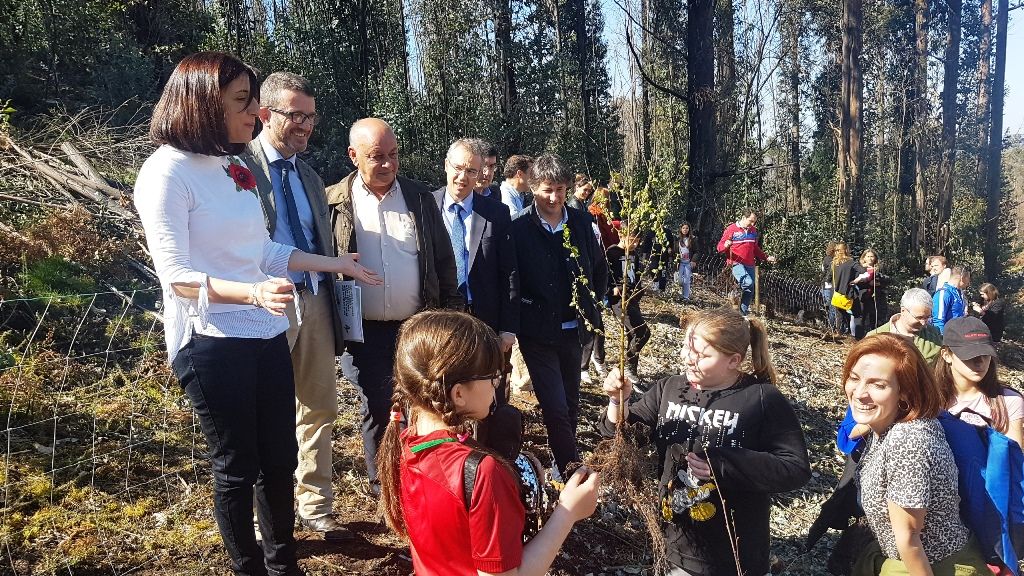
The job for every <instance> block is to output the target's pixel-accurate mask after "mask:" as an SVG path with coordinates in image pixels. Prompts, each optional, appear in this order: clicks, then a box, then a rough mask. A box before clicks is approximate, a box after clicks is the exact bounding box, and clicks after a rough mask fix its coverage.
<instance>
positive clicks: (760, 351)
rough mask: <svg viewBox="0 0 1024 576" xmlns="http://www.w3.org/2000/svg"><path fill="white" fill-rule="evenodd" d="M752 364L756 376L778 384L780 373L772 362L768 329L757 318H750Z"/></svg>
mask: <svg viewBox="0 0 1024 576" xmlns="http://www.w3.org/2000/svg"><path fill="white" fill-rule="evenodd" d="M749 322H750V365H751V366H752V367H753V369H754V376H756V377H757V378H758V379H760V380H767V381H768V382H771V384H772V386H777V385H778V382H779V375H778V373H776V372H775V366H774V365H773V364H772V357H771V353H770V352H769V351H768V331H767V330H765V327H764V324H762V323H761V321H760V320H758V319H757V318H750V319H749Z"/></svg>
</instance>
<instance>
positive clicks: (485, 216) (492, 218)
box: [434, 138, 522, 461]
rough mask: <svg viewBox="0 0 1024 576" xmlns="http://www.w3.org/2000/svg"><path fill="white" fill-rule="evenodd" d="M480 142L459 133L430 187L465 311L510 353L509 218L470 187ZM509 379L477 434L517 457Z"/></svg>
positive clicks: (513, 319)
mask: <svg viewBox="0 0 1024 576" xmlns="http://www.w3.org/2000/svg"><path fill="white" fill-rule="evenodd" d="M483 148H484V147H483V146H482V145H481V141H479V140H475V139H470V138H463V139H461V140H457V141H455V142H454V143H453V144H452V145H451V147H449V148H448V154H447V155H446V156H445V161H444V171H445V176H446V181H447V185H446V186H445V187H443V188H439V189H437V190H435V191H434V200H435V201H436V202H437V206H438V209H439V210H440V211H441V218H442V219H443V220H444V223H445V228H447V230H448V234H449V238H450V239H451V244H452V251H453V252H454V254H455V261H456V276H457V282H458V283H459V291H460V292H461V293H462V295H463V296H464V297H465V298H466V304H467V310H468V311H469V312H470V313H471V314H473V315H474V316H476V317H477V318H479V319H481V320H483V321H484V323H486V324H487V325H488V326H490V327H491V328H492V329H493V330H494V332H495V333H496V334H498V336H499V339H500V342H501V349H502V351H503V352H504V353H505V354H506V355H508V354H510V353H511V351H512V345H513V344H514V343H515V339H516V332H517V331H518V330H519V293H518V292H519V279H518V277H517V271H516V268H517V266H516V253H515V245H514V244H513V242H512V236H511V234H510V230H509V229H510V225H511V222H512V219H511V217H510V216H509V213H508V210H507V209H506V208H505V206H504V204H501V203H500V202H498V201H497V199H496V198H491V197H486V196H481V195H480V194H479V193H475V192H474V189H473V188H474V184H475V183H476V182H477V181H478V178H479V171H480V170H481V165H482V162H481V152H482V151H484V150H483ZM506 398H507V383H506V382H503V383H502V385H501V386H499V387H498V390H497V391H496V392H495V406H494V409H493V410H492V413H491V415H490V416H488V417H487V418H486V419H484V420H483V421H481V422H480V425H479V426H478V427H477V439H478V440H479V441H480V442H481V443H483V444H484V445H485V446H487V447H488V448H491V449H492V450H495V451H496V452H498V453H499V454H501V455H502V456H504V457H505V458H506V459H508V460H510V461H511V460H515V458H516V456H518V451H519V445H520V444H521V434H522V415H521V414H520V413H519V411H518V410H516V409H515V408H513V407H511V406H508V405H507V401H506Z"/></svg>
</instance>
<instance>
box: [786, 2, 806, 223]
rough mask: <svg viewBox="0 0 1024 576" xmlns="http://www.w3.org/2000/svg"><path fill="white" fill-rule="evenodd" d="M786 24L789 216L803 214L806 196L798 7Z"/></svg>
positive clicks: (795, 7)
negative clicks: (802, 165) (802, 169)
mask: <svg viewBox="0 0 1024 576" xmlns="http://www.w3.org/2000/svg"><path fill="white" fill-rule="evenodd" d="M789 8H790V12H789V14H788V15H787V16H786V20H785V36H786V39H785V42H786V48H787V50H786V51H787V54H786V60H787V61H786V64H785V68H784V74H785V77H786V83H787V85H788V92H789V94H788V101H787V102H786V104H787V106H786V108H787V110H786V112H787V116H788V117H789V163H790V167H789V189H788V195H787V202H786V205H787V208H788V210H787V211H788V212H789V213H796V212H801V211H803V193H802V192H801V190H800V29H801V16H802V14H801V12H800V10H799V8H798V6H797V5H795V3H794V5H792V6H790V7H789Z"/></svg>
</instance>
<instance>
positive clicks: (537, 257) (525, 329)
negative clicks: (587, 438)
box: [512, 154, 608, 478]
mask: <svg viewBox="0 0 1024 576" xmlns="http://www.w3.org/2000/svg"><path fill="white" fill-rule="evenodd" d="M527 180H528V182H529V184H530V188H531V189H532V190H533V199H534V202H533V205H531V206H530V207H529V208H526V209H524V210H523V211H522V212H520V213H519V215H518V216H516V219H515V220H513V221H512V239H513V241H514V242H515V247H516V255H517V260H518V262H519V298H520V304H521V305H520V329H519V348H520V350H522V352H523V358H524V359H525V360H526V367H527V368H528V369H529V372H530V377H531V378H532V380H533V389H534V392H535V393H536V394H537V400H539V401H540V407H541V411H542V412H543V416H544V426H545V427H546V428H547V432H548V444H549V445H550V446H551V452H552V454H553V456H554V460H555V467H556V468H557V471H558V472H559V473H561V474H562V477H563V478H565V476H564V473H565V472H566V467H567V466H568V465H569V463H570V462H574V461H579V453H578V452H577V446H576V427H577V424H578V421H579V404H580V359H581V357H582V342H583V341H584V340H585V339H586V338H587V334H588V328H589V327H597V326H600V325H601V310H600V308H599V307H598V302H599V301H600V299H601V298H602V297H603V296H604V293H605V290H606V289H607V284H608V263H607V261H606V260H605V255H604V250H603V249H602V247H601V245H600V244H599V243H598V240H597V236H596V235H595V234H594V228H593V226H594V224H593V219H591V217H590V214H588V213H586V212H581V211H579V210H576V209H575V208H569V207H567V206H566V205H565V195H566V189H567V188H568V187H569V186H571V185H572V182H573V175H572V172H571V171H570V170H569V168H568V167H567V166H566V165H565V163H564V162H562V160H561V159H560V158H559V157H558V156H555V155H554V154H543V155H541V156H539V157H538V158H537V159H536V160H535V161H534V163H533V165H532V166H530V171H529V172H528V174H527ZM567 242H568V244H570V245H571V246H572V247H573V249H572V250H571V251H570V250H569V249H568V248H566V243H567ZM584 280H585V282H584Z"/></svg>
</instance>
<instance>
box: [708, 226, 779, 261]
mask: <svg viewBox="0 0 1024 576" xmlns="http://www.w3.org/2000/svg"><path fill="white" fill-rule="evenodd" d="M726 240H732V244H731V245H730V246H729V247H728V248H726V247H725V241H726ZM718 251H719V252H728V253H729V258H728V259H727V260H726V264H728V265H730V266H731V265H733V264H743V265H744V266H755V265H756V264H757V261H758V260H767V259H768V255H767V254H765V253H764V251H762V250H761V246H760V245H758V243H757V228H755V227H753V226H751V227H750V228H741V227H740V226H739V225H738V224H736V223H735V222H733V223H732V224H729V226H728V227H727V228H726V229H725V231H724V232H722V239H721V240H719V241H718Z"/></svg>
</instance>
